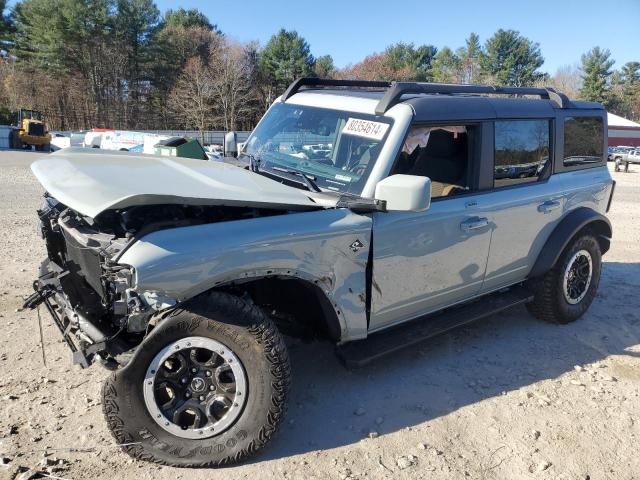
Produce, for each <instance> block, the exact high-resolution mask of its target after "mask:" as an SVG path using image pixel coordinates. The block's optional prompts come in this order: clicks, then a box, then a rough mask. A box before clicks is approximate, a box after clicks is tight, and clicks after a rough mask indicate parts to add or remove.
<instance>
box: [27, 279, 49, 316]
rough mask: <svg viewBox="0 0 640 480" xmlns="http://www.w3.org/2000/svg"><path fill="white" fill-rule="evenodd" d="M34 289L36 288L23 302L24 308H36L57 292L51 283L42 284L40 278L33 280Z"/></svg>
mask: <svg viewBox="0 0 640 480" xmlns="http://www.w3.org/2000/svg"><path fill="white" fill-rule="evenodd" d="M33 289H34V290H35V291H34V292H33V293H32V294H31V295H29V296H28V297H27V299H26V300H25V301H24V303H23V304H22V310H24V309H26V308H28V309H30V310H33V309H35V308H36V307H37V306H38V305H41V304H43V303H44V302H45V301H46V300H47V298H49V297H51V296H52V295H54V294H55V293H56V291H55V289H54V288H53V287H52V286H51V285H43V286H40V283H39V282H38V280H36V281H34V282H33Z"/></svg>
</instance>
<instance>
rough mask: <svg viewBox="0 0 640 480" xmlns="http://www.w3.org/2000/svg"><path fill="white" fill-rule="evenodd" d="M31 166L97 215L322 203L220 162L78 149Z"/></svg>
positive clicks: (53, 189) (57, 192)
mask: <svg viewBox="0 0 640 480" xmlns="http://www.w3.org/2000/svg"><path fill="white" fill-rule="evenodd" d="M31 170H32V171H33V173H34V174H35V176H36V177H37V179H38V181H39V182H40V183H41V184H42V186H43V187H44V188H45V189H46V191H47V192H49V194H51V195H52V196H53V197H55V198H56V199H57V200H58V201H60V202H61V203H63V204H64V205H66V206H68V207H70V208H72V209H73V210H76V211H77V212H79V213H81V214H83V215H86V216H89V217H92V218H95V217H96V216H97V215H98V214H100V213H101V212H103V211H105V210H111V209H115V208H124V207H130V206H134V205H154V204H155V205H157V204H186V205H228V206H248V207H263V208H275V209H286V210H311V209H316V208H322V206H321V205H319V204H317V203H315V202H314V201H313V200H311V199H310V198H309V196H307V195H306V194H305V191H303V190H299V189H297V188H293V187H288V186H286V185H282V184H280V183H278V182H275V181H273V180H270V179H268V178H265V177H263V176H261V175H258V174H255V173H253V172H250V171H248V170H245V169H243V168H239V167H236V166H233V165H229V164H225V163H221V162H215V161H206V160H193V159H188V158H175V157H174V158H168V157H156V156H150V155H149V156H148V155H131V154H129V153H124V152H123V153H119V152H116V153H114V152H110V153H108V154H107V153H102V152H96V151H95V150H90V149H85V148H72V149H64V150H60V151H59V152H57V153H53V154H51V155H47V156H46V157H44V158H43V159H42V160H38V161H36V162H34V163H33V164H32V165H31Z"/></svg>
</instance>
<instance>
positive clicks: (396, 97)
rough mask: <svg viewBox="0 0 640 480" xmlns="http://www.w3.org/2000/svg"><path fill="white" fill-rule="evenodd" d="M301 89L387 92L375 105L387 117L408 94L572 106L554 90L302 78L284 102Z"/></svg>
mask: <svg viewBox="0 0 640 480" xmlns="http://www.w3.org/2000/svg"><path fill="white" fill-rule="evenodd" d="M301 87H355V88H377V89H380V88H385V89H386V91H385V93H384V95H383V97H382V98H381V99H380V101H379V102H378V105H376V115H384V113H385V112H386V111H387V110H389V109H390V108H391V107H393V106H394V105H396V104H398V103H400V99H401V97H402V96H403V95H406V94H419V93H428V94H440V95H454V94H459V93H461V94H485V95H488V94H490V95H535V96H538V97H540V98H541V99H545V100H551V101H552V102H553V103H555V104H556V105H557V106H558V107H559V108H567V107H568V106H569V105H570V103H571V102H570V100H569V98H568V97H567V96H566V95H565V94H563V93H560V92H558V91H557V90H555V89H554V88H551V87H545V88H539V87H494V86H490V85H457V84H450V83H426V82H369V81H365V80H331V79H325V78H299V79H297V80H296V81H294V82H293V83H292V84H291V85H290V86H289V88H287V90H286V91H285V92H284V94H283V95H282V101H283V102H284V101H286V100H287V99H288V98H289V97H291V96H292V95H294V94H295V93H297V92H298V90H300V88H301Z"/></svg>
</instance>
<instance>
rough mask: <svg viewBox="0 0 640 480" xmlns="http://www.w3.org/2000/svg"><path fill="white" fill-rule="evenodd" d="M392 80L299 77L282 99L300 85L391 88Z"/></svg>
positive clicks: (284, 99) (291, 94)
mask: <svg viewBox="0 0 640 480" xmlns="http://www.w3.org/2000/svg"><path fill="white" fill-rule="evenodd" d="M391 85H393V83H392V82H371V81H368V80H332V79H330V78H309V77H305V78H298V79H297V80H294V82H293V83H292V84H291V85H289V88H287V89H286V90H285V92H284V93H283V94H282V101H283V102H285V101H287V99H288V98H289V97H291V96H293V95H294V94H296V93H298V90H300V87H351V88H378V89H382V88H389V87H391Z"/></svg>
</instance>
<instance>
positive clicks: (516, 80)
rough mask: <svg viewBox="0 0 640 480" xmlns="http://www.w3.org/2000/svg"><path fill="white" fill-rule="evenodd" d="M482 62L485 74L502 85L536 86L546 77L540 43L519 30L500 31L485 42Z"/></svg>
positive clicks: (480, 59)
mask: <svg viewBox="0 0 640 480" xmlns="http://www.w3.org/2000/svg"><path fill="white" fill-rule="evenodd" d="M479 62H480V73H481V75H482V76H483V77H484V78H485V79H486V80H487V81H491V82H495V83H498V84H501V85H511V86H515V87H522V86H527V85H532V84H533V83H534V82H536V81H537V80H539V79H540V78H541V77H542V76H543V74H542V73H540V72H539V71H538V69H539V68H540V67H541V66H542V64H543V63H544V58H543V57H542V54H541V53H540V46H539V45H538V44H537V43H534V42H532V41H531V40H529V39H528V38H526V37H523V36H522V35H520V33H519V32H517V31H515V30H502V29H500V30H498V31H497V32H496V33H495V34H494V35H493V37H491V38H490V39H489V40H487V42H486V43H485V46H484V52H482V53H481V54H480V55H479Z"/></svg>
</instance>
